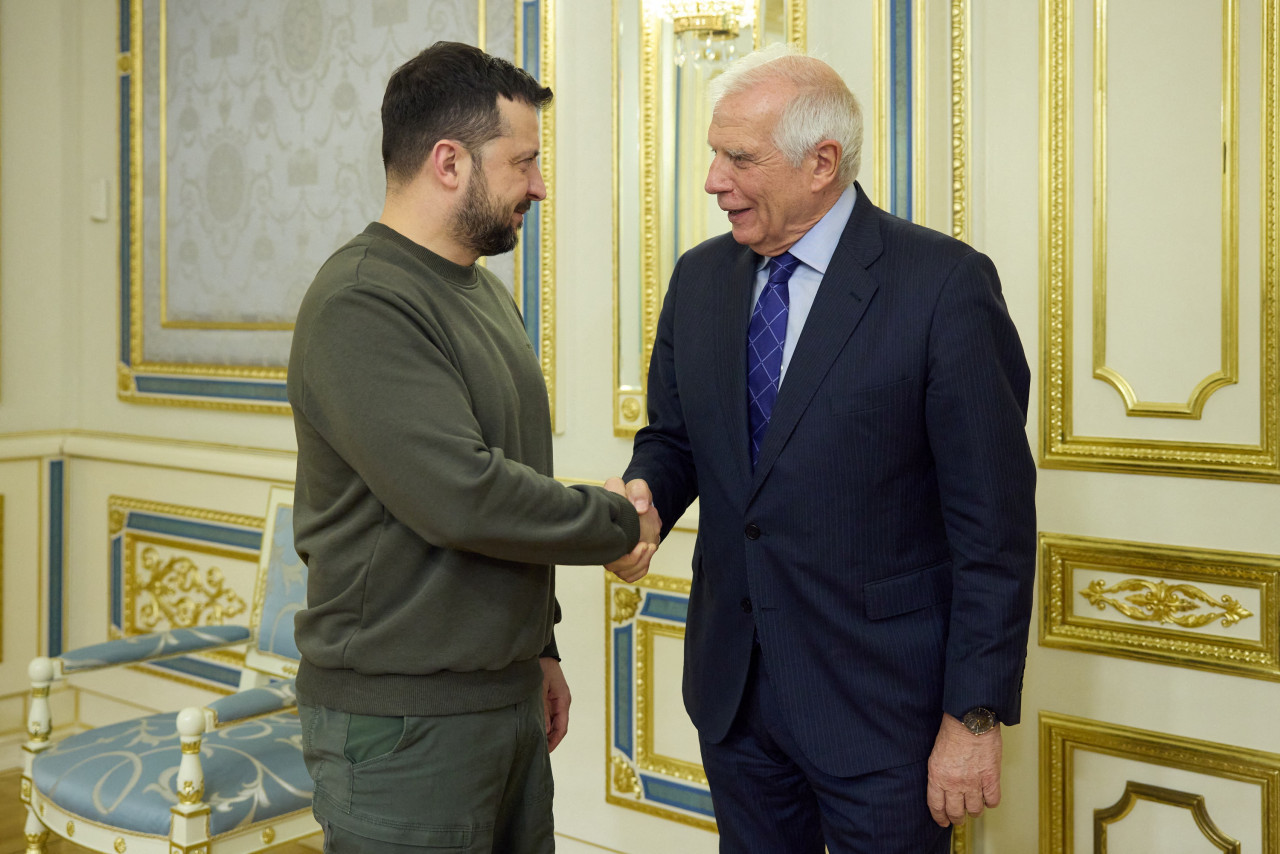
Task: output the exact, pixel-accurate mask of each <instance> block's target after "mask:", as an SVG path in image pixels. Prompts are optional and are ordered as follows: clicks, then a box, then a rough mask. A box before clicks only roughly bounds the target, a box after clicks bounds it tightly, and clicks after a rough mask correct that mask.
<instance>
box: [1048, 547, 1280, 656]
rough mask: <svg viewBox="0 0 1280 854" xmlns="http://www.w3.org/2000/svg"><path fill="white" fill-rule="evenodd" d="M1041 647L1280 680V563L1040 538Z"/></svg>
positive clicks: (1221, 554)
mask: <svg viewBox="0 0 1280 854" xmlns="http://www.w3.org/2000/svg"><path fill="white" fill-rule="evenodd" d="M1040 571H1041V578H1042V579H1043V583H1042V585H1041V597H1042V602H1041V609H1040V643H1041V644H1042V645H1043V646H1048V647H1057V648H1060V649H1071V650H1077V651H1080V652H1094V653H1102V654H1105V655H1114V656H1119V657H1121V658H1131V659H1136V660H1139V661H1153V662H1156V663H1159V664H1172V665H1177V666H1180V667H1192V668H1196V669H1199V670H1211V671H1217V672H1220V673H1229V674H1233V675H1237V676H1249V677H1253V678H1255V679H1267V680H1272V681H1280V556H1276V555H1258V554H1247V553H1243V552H1228V551H1213V550H1208V549H1190V548H1180V547H1176V546H1160V545H1152V544H1147V543H1132V542H1125V541H1121V540H1104V539H1094V538H1090V537H1077V536H1067V535H1063V534H1047V533H1042V534H1041V535H1040Z"/></svg>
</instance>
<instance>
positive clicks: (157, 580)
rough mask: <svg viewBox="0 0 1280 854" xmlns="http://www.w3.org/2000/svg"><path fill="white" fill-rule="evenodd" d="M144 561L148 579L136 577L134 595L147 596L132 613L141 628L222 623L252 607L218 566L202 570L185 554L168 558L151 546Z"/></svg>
mask: <svg viewBox="0 0 1280 854" xmlns="http://www.w3.org/2000/svg"><path fill="white" fill-rule="evenodd" d="M141 563H142V569H143V570H144V572H145V575H144V576H143V579H145V580H141V581H140V582H139V579H137V578H134V579H132V581H133V582H134V583H135V584H136V585H137V586H136V587H135V590H134V597H135V598H145V599H146V601H145V602H144V603H142V604H141V605H140V606H139V607H138V610H137V613H136V614H134V615H132V616H134V618H135V619H136V623H135V626H136V628H137V629H138V630H139V631H144V632H147V631H154V630H156V629H162V628H176V629H186V628H191V627H193V626H221V625H225V623H226V620H227V618H229V617H237V616H239V615H240V614H243V613H244V612H245V610H246V609H247V608H248V605H247V604H246V603H245V601H244V599H242V598H241V597H240V596H239V594H237V593H236V592H235V590H233V589H231V588H230V587H229V586H227V580H226V578H225V577H224V576H223V574H222V570H220V569H218V568H217V567H216V566H211V567H209V568H208V569H207V570H203V571H202V570H201V569H200V567H199V566H197V565H196V563H195V561H193V560H191V559H190V558H188V557H185V556H181V555H179V556H176V557H171V558H169V559H168V560H164V559H163V558H162V557H161V556H160V553H159V552H158V551H157V550H156V549H155V548H151V547H149V548H144V549H143V550H142V560H141ZM184 594H185V595H184Z"/></svg>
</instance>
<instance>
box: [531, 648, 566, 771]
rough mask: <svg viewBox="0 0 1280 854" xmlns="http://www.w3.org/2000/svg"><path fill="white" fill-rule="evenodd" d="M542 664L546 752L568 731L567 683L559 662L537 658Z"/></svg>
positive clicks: (554, 747)
mask: <svg viewBox="0 0 1280 854" xmlns="http://www.w3.org/2000/svg"><path fill="white" fill-rule="evenodd" d="M538 663H539V664H541V665H542V712H543V715H544V716H545V717H546V720H547V752H550V751H552V750H555V749H556V745H558V744H559V743H560V741H561V740H562V739H563V738H564V734H565V733H566V732H568V731H569V703H571V702H573V698H572V697H570V696H569V683H568V682H566V681H565V678H564V671H563V670H561V669H560V662H558V661H556V660H555V659H554V658H539V659H538Z"/></svg>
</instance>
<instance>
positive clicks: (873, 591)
mask: <svg viewBox="0 0 1280 854" xmlns="http://www.w3.org/2000/svg"><path fill="white" fill-rule="evenodd" d="M758 260H759V257H758V256H757V255H756V254H755V253H754V252H752V251H751V250H750V249H748V248H747V247H745V246H741V245H739V244H738V243H736V242H735V241H734V240H733V238H732V237H731V236H729V235H722V236H720V237H715V238H712V239H710V240H708V241H706V242H704V243H702V244H701V245H699V246H697V247H695V248H694V249H692V250H690V251H689V252H687V253H685V254H684V256H682V257H681V259H680V261H679V262H678V263H677V265H676V269H675V272H674V274H673V275H672V278H671V284H670V287H669V289H668V291H667V295H666V299H665V302H664V304H663V308H662V313H661V317H660V319H659V322H658V330H657V338H656V342H655V346H654V351H653V358H652V361H651V363H650V366H649V426H648V427H646V428H644V429H643V430H642V431H641V432H640V433H639V434H638V435H637V436H636V441H635V450H634V456H633V458H632V461H631V464H630V466H629V467H628V469H627V472H626V475H625V477H626V478H627V479H628V480H629V479H631V478H636V477H640V478H644V479H645V480H646V481H648V483H649V486H650V488H651V489H652V492H653V495H654V502H655V504H656V505H657V507H658V510H659V512H660V513H661V515H662V518H663V519H664V520H665V521H666V524H667V525H668V526H669V525H670V523H671V522H674V521H675V520H676V519H677V518H678V517H679V516H680V515H681V514H682V513H683V512H684V510H685V508H686V507H688V505H689V504H690V503H691V502H692V501H693V500H694V498H699V499H700V505H699V506H700V524H699V531H698V540H697V545H696V547H695V550H694V557H693V589H692V593H691V598H690V603H689V621H688V629H687V634H686V637H685V672H684V698H685V705H686V708H687V709H688V712H689V715H690V717H691V718H692V720H693V723H694V724H695V726H697V728H698V729H699V731H700V733H701V735H702V736H703V737H704V738H706V739H708V740H709V741H711V742H713V743H714V742H717V741H719V740H720V739H722V738H723V737H724V735H725V733H726V732H727V731H728V729H729V726H730V724H731V723H732V721H733V718H734V715H735V713H736V711H737V708H738V705H739V701H740V699H741V697H742V692H743V687H744V685H745V682H746V678H747V670H748V664H749V661H750V656H751V649H752V638H753V635H756V636H758V638H759V643H760V647H761V653H762V655H763V659H764V663H765V666H766V667H767V668H768V671H769V678H770V681H771V682H772V683H773V684H774V686H775V688H776V691H777V693H778V695H779V700H780V702H781V705H782V709H783V714H784V715H785V716H786V719H787V721H788V722H789V724H790V727H791V729H792V732H793V734H794V735H795V737H796V739H797V742H798V743H799V745H800V747H801V749H802V750H804V752H805V754H806V756H808V758H809V759H810V760H811V761H812V762H813V763H814V764H815V765H817V766H818V767H819V768H821V769H822V770H824V771H825V772H827V773H830V774H835V775H839V776H851V775H855V774H861V773H866V772H869V771H874V770H880V769H883V768H891V767H895V766H897V765H902V764H905V763H908V762H914V761H919V760H921V759H923V758H925V757H926V756H928V754H929V751H930V750H931V748H932V745H933V740H934V737H935V736H936V735H937V730H938V726H939V724H940V722H941V716H942V713H943V711H944V710H945V711H947V712H950V713H951V714H953V715H955V716H957V717H960V716H963V714H964V713H965V712H966V711H967V710H968V709H970V708H973V707H975V706H980V705H981V706H987V707H989V708H991V709H993V710H994V711H995V712H996V713H997V715H998V716H999V718H1000V720H1001V721H1003V722H1005V723H1017V721H1018V718H1019V705H1020V699H1021V685H1022V671H1023V666H1024V663H1025V660H1026V645H1027V629H1028V624H1029V621H1030V613H1031V590H1032V583H1033V579H1034V575H1035V552H1036V527H1035V465H1034V462H1033V460H1032V458H1031V453H1030V449H1029V448H1028V444H1027V438H1026V433H1025V422H1026V409H1027V389H1028V382H1029V372H1028V368H1027V363H1026V359H1025V357H1024V355H1023V351H1022V346H1021V344H1020V342H1019V340H1018V334H1017V332H1016V330H1015V329H1014V327H1013V323H1012V321H1011V320H1010V318H1009V315H1008V312H1007V310H1006V308H1005V305H1004V300H1003V297H1002V296H1001V293H1000V282H999V278H998V277H997V275H996V271H995V268H994V266H993V265H992V264H991V262H990V260H989V259H988V258H987V257H986V256H984V255H982V254H980V253H978V252H975V251H974V250H973V249H971V248H970V247H968V246H966V245H965V244H963V243H961V242H959V241H956V240H954V239H952V238H950V237H947V236H944V235H942V234H939V233H937V232H934V231H930V230H928V229H924V228H921V227H919V226H916V225H913V224H911V223H908V222H906V221H903V220H901V219H898V218H896V217H893V216H891V215H889V214H887V213H885V212H884V211H881V210H880V209H879V208H877V207H875V205H873V204H872V203H871V202H870V201H869V200H868V199H867V196H866V193H865V192H863V190H862V188H861V187H859V188H858V198H857V203H856V205H855V206H854V210H853V213H852V214H851V215H850V218H849V222H848V224H847V226H846V227H845V230H844V233H843V235H842V237H841V239H840V243H839V246H838V247H837V249H836V252H835V255H834V256H833V257H832V259H831V263H830V265H829V267H828V269H827V272H826V275H825V276H824V278H823V282H822V285H821V287H820V288H819V290H818V295H817V299H816V301H815V302H814V305H813V308H812V310H811V312H810V314H809V316H808V320H807V321H806V324H805V327H804V331H803V333H802V334H801V336H800V340H799V341H798V343H797V345H796V348H795V351H794V355H793V356H792V359H791V362H790V365H789V366H788V368H787V375H786V379H785V381H784V383H783V385H782V389H781V391H780V392H779V395H778V399H777V403H776V404H775V406H774V410H773V415H772V418H771V421H770V425H769V429H768V433H767V434H766V436H765V440H764V443H763V445H762V447H761V451H760V459H759V462H758V464H757V466H756V468H755V471H754V472H753V471H752V469H751V462H750V457H749V451H748V438H747V404H746V399H747V391H746V378H745V371H746V355H745V353H746V329H747V325H748V322H749V317H750V311H751V305H750V300H751V290H752V284H753V281H754V275H755V268H756V264H757V262H758Z"/></svg>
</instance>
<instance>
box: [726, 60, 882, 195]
mask: <svg viewBox="0 0 1280 854" xmlns="http://www.w3.org/2000/svg"><path fill="white" fill-rule="evenodd" d="M779 79H781V80H785V81H787V82H789V83H791V84H792V85H793V86H795V88H796V95H795V97H794V98H792V99H791V100H790V101H789V102H788V103H787V105H786V106H785V107H784V108H783V109H782V112H781V113H780V114H779V116H778V122H777V124H776V125H774V128H773V144H774V145H775V146H776V147H777V148H778V151H780V152H782V156H783V157H785V158H786V159H787V162H788V163H790V164H791V165H792V166H797V167H798V166H799V165H800V164H801V163H803V162H804V158H805V157H806V156H807V155H808V154H809V153H810V152H812V151H813V149H814V148H815V147H816V146H817V145H818V143H820V142H822V141H823V140H824V139H834V140H835V141H836V142H838V143H840V150H841V152H842V154H841V157H840V164H839V166H838V167H837V169H836V182H837V183H838V184H839V185H840V187H841V188H842V189H843V188H844V187H848V186H849V185H850V184H852V183H853V182H854V180H855V179H857V177H858V169H859V167H860V166H861V165H862V107H861V106H859V104H858V99H857V98H855V97H854V95H853V93H852V92H850V91H849V87H848V86H846V85H845V83H844V81H843V80H841V79H840V76H839V75H838V74H836V72H835V70H834V69H832V68H831V66H829V65H827V64H826V63H825V62H823V61H822V60H820V59H815V58H813V57H810V56H805V55H804V54H803V53H801V52H800V51H798V50H796V49H795V48H794V47H792V46H791V45H789V44H781V43H780V44H771V45H768V46H766V47H762V48H760V49H759V50H756V51H752V52H751V53H749V54H747V55H746V56H744V57H742V58H741V59H738V60H735V61H734V62H733V63H731V64H730V65H729V67H728V68H726V69H725V70H724V71H723V72H722V73H721V74H720V75H719V76H718V77H716V78H715V79H714V80H712V81H711V83H710V86H709V94H710V96H711V108H712V110H713V111H714V110H715V109H716V108H717V107H718V106H719V105H720V102H721V101H722V100H724V99H725V98H726V97H729V96H731V95H738V94H740V93H743V92H747V91H749V90H751V89H753V88H755V87H757V86H759V85H761V84H764V83H766V82H769V81H771V80H779Z"/></svg>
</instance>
